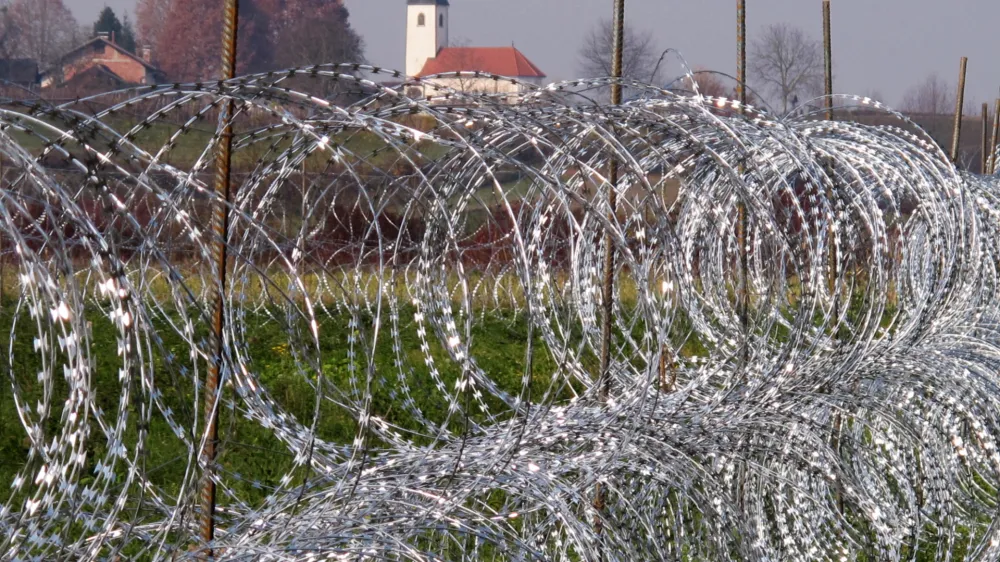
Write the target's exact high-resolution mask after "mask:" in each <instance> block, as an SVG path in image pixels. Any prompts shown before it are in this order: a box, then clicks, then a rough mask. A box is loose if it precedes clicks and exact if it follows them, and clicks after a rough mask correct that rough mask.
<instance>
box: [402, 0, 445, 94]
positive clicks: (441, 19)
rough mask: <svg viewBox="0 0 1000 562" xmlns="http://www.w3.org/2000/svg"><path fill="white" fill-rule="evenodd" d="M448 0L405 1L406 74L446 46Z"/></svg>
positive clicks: (413, 73) (414, 72)
mask: <svg viewBox="0 0 1000 562" xmlns="http://www.w3.org/2000/svg"><path fill="white" fill-rule="evenodd" d="M448 7H449V4H448V0H406V75H407V76H416V75H417V74H419V73H420V71H421V70H422V69H423V68H424V64H425V63H426V62H427V59H430V58H434V57H436V56H437V53H438V51H440V50H441V49H443V48H445V47H447V46H448V24H449V22H448Z"/></svg>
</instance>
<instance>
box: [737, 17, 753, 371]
mask: <svg viewBox="0 0 1000 562" xmlns="http://www.w3.org/2000/svg"><path fill="white" fill-rule="evenodd" d="M736 81H737V84H736V96H737V97H738V98H739V102H740V113H741V114H742V113H743V112H744V111H745V110H744V107H745V106H746V103H747V88H746V83H747V6H746V0H736ZM738 169H739V171H740V172H743V171H744V170H743V166H742V165H740V166H739V168H738ZM749 230H750V223H749V218H748V217H747V211H746V207H745V205H743V203H742V202H740V203H739V204H738V205H737V226H736V244H737V245H738V246H739V248H738V249H737V255H739V259H740V273H741V275H740V279H739V289H738V294H737V299H738V301H739V302H738V304H737V308H738V310H739V314H740V326H741V327H742V329H743V350H742V354H741V359H742V365H743V367H744V368H745V367H746V364H747V363H748V362H749V361H750V291H749V282H750V279H749V277H750V258H749V256H748V255H747V254H748V251H747V232H748V231H749Z"/></svg>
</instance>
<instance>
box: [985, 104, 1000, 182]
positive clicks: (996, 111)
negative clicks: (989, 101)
mask: <svg viewBox="0 0 1000 562" xmlns="http://www.w3.org/2000/svg"><path fill="white" fill-rule="evenodd" d="M998 135H1000V99H998V100H996V102H995V103H994V104H993V138H992V139H990V167H989V172H988V173H990V174H993V173H996V171H997V158H996V153H997V141H998V140H1000V139H998V138H997V136H998Z"/></svg>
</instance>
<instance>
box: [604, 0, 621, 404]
mask: <svg viewBox="0 0 1000 562" xmlns="http://www.w3.org/2000/svg"><path fill="white" fill-rule="evenodd" d="M614 2H615V4H614V6H615V8H614V10H615V11H614V32H613V34H614V38H613V39H614V42H613V45H612V49H613V53H612V61H611V77H612V78H614V79H615V80H616V82H614V83H613V84H612V85H611V103H612V104H613V105H621V103H622V85H621V82H620V80H621V78H622V60H623V53H624V43H625V0H614ZM609 168H610V169H609V170H608V182H609V183H610V189H609V190H608V215H609V216H608V218H609V220H610V221H612V222H613V221H614V220H615V217H616V211H617V207H618V193H617V188H618V172H619V170H618V161H617V160H616V159H614V158H612V159H611V162H610V165H609ZM614 284H615V251H614V240H613V238H612V236H611V233H610V232H608V233H607V234H605V236H604V287H603V289H604V290H603V292H602V294H601V296H602V300H601V306H602V308H603V309H604V310H603V318H602V321H601V378H600V381H599V384H600V398H601V401H602V402H604V401H606V400H607V399H608V395H609V393H610V392H611V372H610V370H611V328H612V321H613V317H614V295H615V286H614Z"/></svg>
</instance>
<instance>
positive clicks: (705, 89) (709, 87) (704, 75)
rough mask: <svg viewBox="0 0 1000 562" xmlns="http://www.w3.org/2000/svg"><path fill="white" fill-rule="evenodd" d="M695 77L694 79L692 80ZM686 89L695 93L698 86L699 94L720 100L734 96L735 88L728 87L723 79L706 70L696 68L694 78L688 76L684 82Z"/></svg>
mask: <svg viewBox="0 0 1000 562" xmlns="http://www.w3.org/2000/svg"><path fill="white" fill-rule="evenodd" d="M692 77H693V79H692ZM683 84H684V89H686V90H690V91H692V92H693V91H694V90H695V85H697V86H698V93H700V94H701V95H703V96H708V97H713V98H718V97H727V96H732V95H733V88H731V87H729V86H727V85H726V83H725V82H724V81H723V79H722V77H721V76H719V75H718V74H713V73H712V72H710V71H708V70H706V69H704V68H695V69H694V72H693V73H692V76H687V77H685V78H684V80H683Z"/></svg>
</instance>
